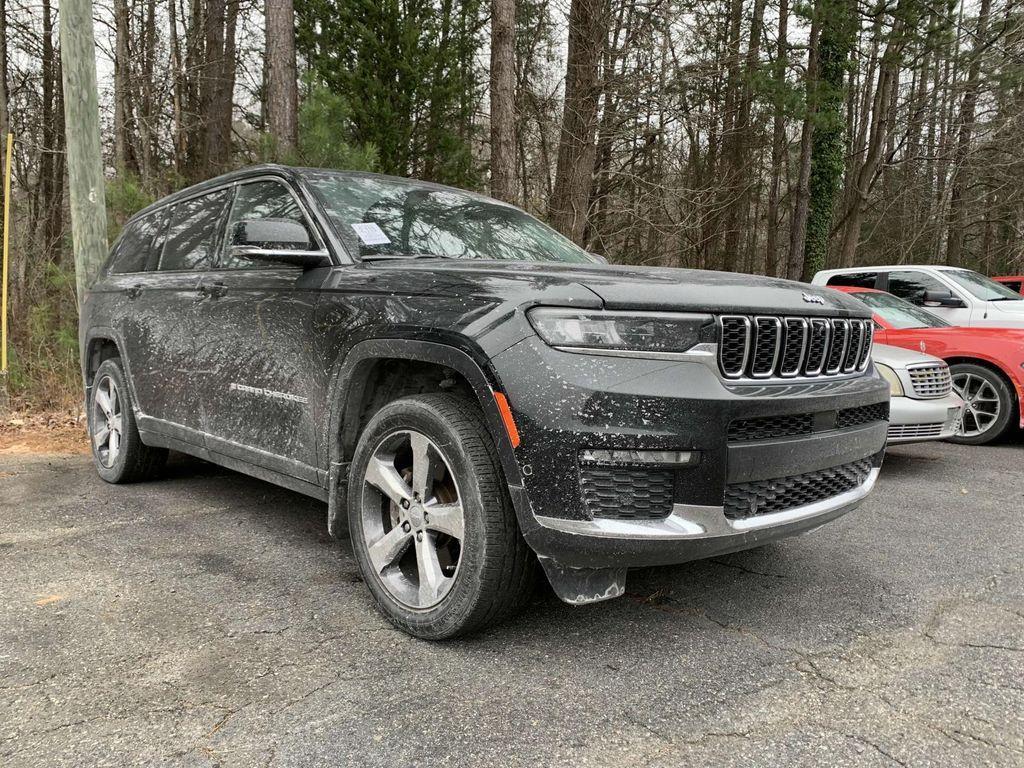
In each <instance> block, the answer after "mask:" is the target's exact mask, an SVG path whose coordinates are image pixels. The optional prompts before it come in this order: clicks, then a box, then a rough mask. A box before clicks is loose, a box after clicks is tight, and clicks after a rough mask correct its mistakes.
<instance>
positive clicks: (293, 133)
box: [266, 0, 299, 157]
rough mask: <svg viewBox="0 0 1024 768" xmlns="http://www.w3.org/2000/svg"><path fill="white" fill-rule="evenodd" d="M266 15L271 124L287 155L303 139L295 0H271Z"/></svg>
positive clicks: (275, 138) (268, 1) (278, 141)
mask: <svg viewBox="0 0 1024 768" xmlns="http://www.w3.org/2000/svg"><path fill="white" fill-rule="evenodd" d="M266 16H267V61H266V71H267V111H268V115H267V117H268V120H267V123H268V125H269V128H270V135H271V136H273V137H274V140H275V142H276V144H277V150H278V152H279V153H281V154H282V155H283V156H285V157H287V156H288V155H289V154H290V153H292V152H293V151H294V150H295V147H296V145H297V144H298V141H299V117H298V112H299V91H298V73H297V69H296V64H295V7H294V4H293V0H267V8H266Z"/></svg>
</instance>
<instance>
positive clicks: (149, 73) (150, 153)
mask: <svg viewBox="0 0 1024 768" xmlns="http://www.w3.org/2000/svg"><path fill="white" fill-rule="evenodd" d="M173 4H174V3H173V0H172V2H171V5H173ZM142 48H143V50H142V99H141V105H140V111H141V114H140V115H139V143H140V144H141V149H142V158H141V160H140V170H141V172H142V181H143V184H144V186H145V187H146V188H147V189H149V190H150V191H152V189H153V179H154V178H155V176H156V168H155V167H154V159H153V158H154V149H155V146H154V145H155V143H156V142H155V138H154V137H155V134H156V131H155V128H156V121H157V114H156V110H155V109H154V103H153V101H154V100H153V69H154V66H153V65H154V62H155V60H156V53H157V50H156V0H147V2H146V20H145V24H144V30H143V43H142Z"/></svg>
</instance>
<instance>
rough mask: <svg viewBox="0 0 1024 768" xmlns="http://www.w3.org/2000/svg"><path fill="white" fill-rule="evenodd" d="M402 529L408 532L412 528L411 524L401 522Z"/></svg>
mask: <svg viewBox="0 0 1024 768" xmlns="http://www.w3.org/2000/svg"><path fill="white" fill-rule="evenodd" d="M402 530H403V531H405V532H406V533H408V532H409V531H410V530H412V526H411V525H409V524H408V523H402Z"/></svg>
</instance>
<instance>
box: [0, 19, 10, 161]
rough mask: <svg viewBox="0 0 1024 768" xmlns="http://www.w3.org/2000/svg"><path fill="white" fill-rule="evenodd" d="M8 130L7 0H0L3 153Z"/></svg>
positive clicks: (0, 111) (0, 89) (0, 135)
mask: <svg viewBox="0 0 1024 768" xmlns="http://www.w3.org/2000/svg"><path fill="white" fill-rule="evenodd" d="M10 130H11V123H10V117H9V116H8V107H7V0H0V144H2V145H3V147H4V152H5V153H6V151H7V134H8V133H9V132H10Z"/></svg>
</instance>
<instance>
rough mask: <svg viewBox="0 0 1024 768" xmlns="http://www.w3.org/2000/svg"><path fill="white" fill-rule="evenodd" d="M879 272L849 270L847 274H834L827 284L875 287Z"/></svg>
mask: <svg viewBox="0 0 1024 768" xmlns="http://www.w3.org/2000/svg"><path fill="white" fill-rule="evenodd" d="M877 279H878V273H877V272H849V273H847V274H845V275H832V277H830V278H829V279H828V283H826V285H850V286H854V287H856V288H874V287H875V280H877Z"/></svg>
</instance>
